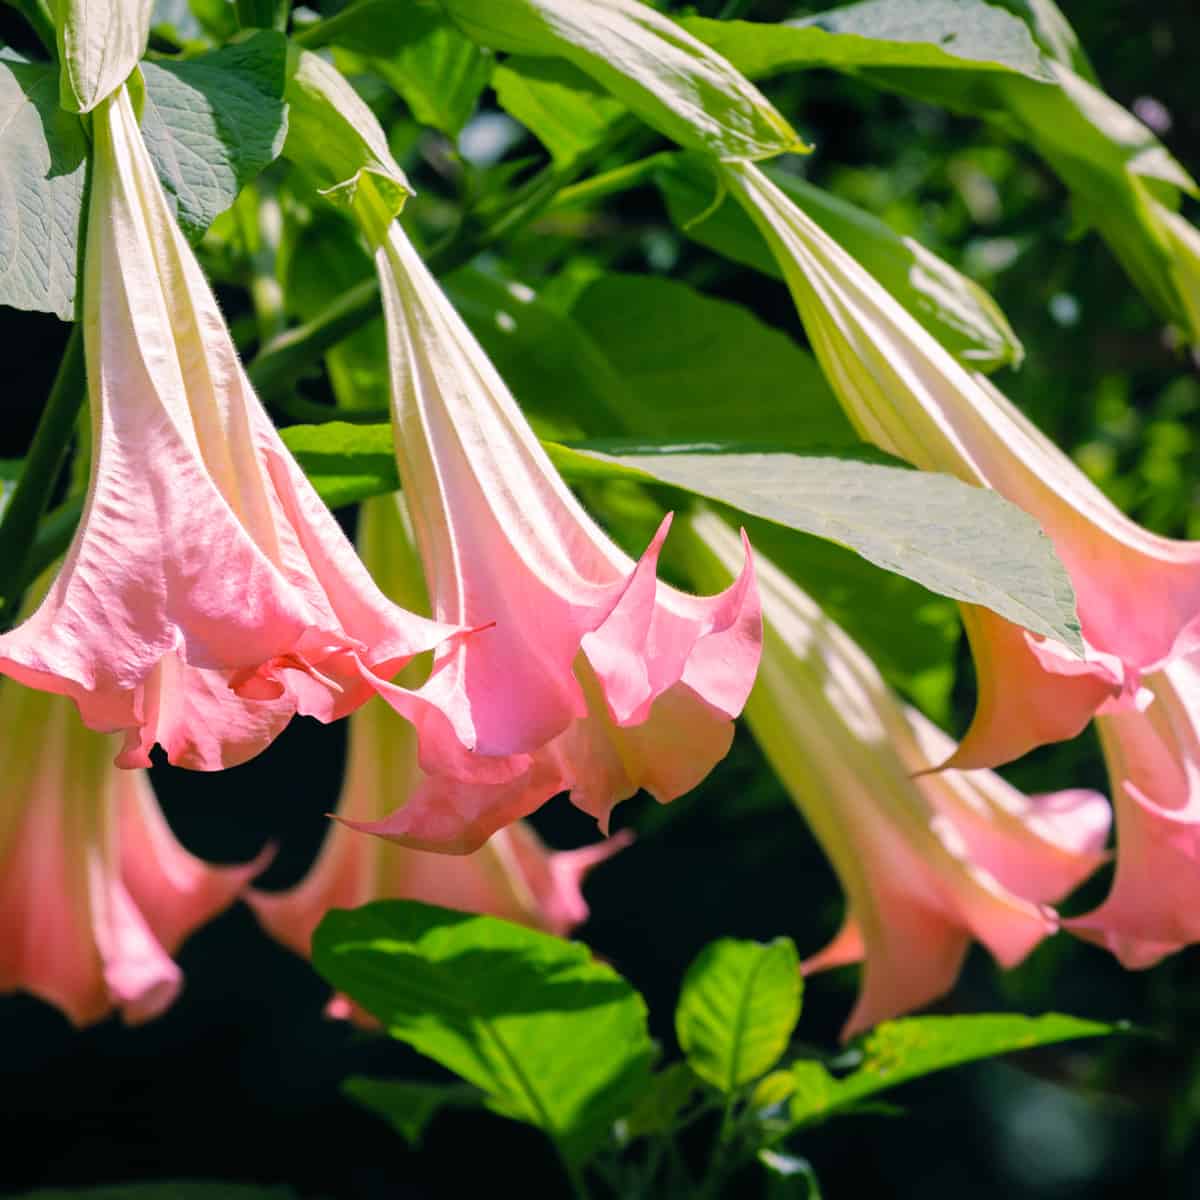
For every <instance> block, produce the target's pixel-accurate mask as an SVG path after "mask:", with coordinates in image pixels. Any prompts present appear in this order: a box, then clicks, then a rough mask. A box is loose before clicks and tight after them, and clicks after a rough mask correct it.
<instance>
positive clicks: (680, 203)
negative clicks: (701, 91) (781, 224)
mask: <svg viewBox="0 0 1200 1200" xmlns="http://www.w3.org/2000/svg"><path fill="white" fill-rule="evenodd" d="M766 174H767V176H768V177H769V178H770V180H771V182H772V183H774V184H776V185H777V186H778V187H779V188H780V189H781V190H782V191H783V192H784V194H785V195H786V196H787V197H788V198H789V199H791V200H792V201H794V202H795V203H796V204H797V205H798V206H799V207H800V208H802V209H803V210H804V211H805V212H806V213H807V214H808V215H809V216H810V217H812V219H813V220H814V221H816V223H817V224H818V225H820V226H821V228H822V229H824V230H825V232H826V233H827V234H829V236H830V237H832V238H833V239H834V240H835V241H836V242H838V243H839V244H840V245H841V246H842V247H843V248H844V249H845V250H847V251H848V252H849V253H850V254H852V255H853V256H854V257H855V258H856V259H857V260H858V261H859V262H860V263H861V264H862V265H863V266H864V267H865V268H866V269H867V270H868V271H870V272H871V274H872V275H874V277H875V278H876V279H877V280H879V282H880V283H881V284H883V286H884V287H885V288H887V290H888V291H889V292H891V294H892V295H893V296H894V297H895V298H896V299H897V300H898V301H899V302H900V303H901V304H902V305H904V307H905V308H906V309H908V311H909V312H910V313H911V314H912V315H913V316H914V317H916V319H917V320H918V321H920V322H921V324H922V325H924V326H925V328H926V329H927V330H929V332H930V333H932V334H933V336H934V337H936V338H937V339H938V341H940V342H941V343H942V345H943V346H945V347H946V349H947V350H949V351H950V352H951V353H952V354H954V355H956V356H957V357H958V358H959V359H961V360H962V361H963V362H964V363H966V364H968V365H969V366H971V367H974V368H976V369H978V370H983V371H993V370H995V369H996V368H998V367H1002V366H1014V367H1015V366H1019V365H1020V363H1021V360H1022V358H1023V357H1024V350H1023V348H1022V346H1021V343H1020V341H1019V340H1018V338H1017V335H1016V334H1015V333H1014V332H1013V330H1012V327H1011V326H1010V325H1009V323H1008V320H1007V318H1006V317H1005V316H1004V313H1003V312H1002V311H1001V309H1000V306H999V305H998V304H997V303H996V302H995V300H993V299H992V297H991V296H990V295H989V294H988V292H987V291H986V289H984V288H982V287H980V286H979V284H977V283H975V282H974V280H971V279H968V278H967V277H966V276H965V275H963V274H961V273H960V272H958V271H956V270H955V269H954V268H953V267H952V266H950V264H949V263H947V262H945V261H944V260H943V259H941V258H938V256H937V255H936V254H934V253H932V252H931V251H929V250H927V249H926V248H925V247H924V246H922V245H921V243H920V242H917V241H915V240H914V239H912V238H910V237H902V236H901V235H900V234H898V233H895V232H893V231H892V230H891V229H890V228H889V227H888V226H887V225H885V224H884V223H883V222H882V221H880V220H879V219H878V218H877V217H874V216H872V215H871V214H870V213H868V212H865V211H864V210H863V209H861V208H857V207H855V206H854V205H853V204H848V203H847V202H846V201H844V200H841V199H839V198H838V197H836V196H834V195H832V194H831V193H830V192H827V191H825V190H824V189H822V188H818V187H814V186H813V185H812V184H810V183H807V182H805V181H804V180H803V179H799V178H798V177H797V176H795V175H793V174H791V173H788V172H784V171H778V170H772V169H770V168H767V169H766ZM655 181H656V182H657V184H658V186H659V188H660V189H661V190H662V193H663V196H664V198H665V200H666V202H667V209H668V211H669V212H670V214H671V219H672V221H674V222H675V224H676V225H678V226H679V228H680V229H682V230H683V231H684V232H685V233H686V234H688V236H689V237H692V238H694V239H695V240H696V241H698V242H700V243H701V244H702V245H705V246H708V247H709V248H710V249H713V250H716V251H717V252H718V253H719V254H724V255H725V256H726V257H728V258H731V259H733V260H734V261H735V262H740V263H743V264H744V265H746V266H749V267H753V268H754V269H755V270H757V271H762V272H763V273H764V274H768V275H772V276H774V277H776V278H780V277H781V272H780V269H779V264H778V263H777V262H776V261H775V257H774V255H773V254H772V253H771V251H770V248H769V247H768V246H767V243H766V241H765V240H764V239H763V237H762V234H761V233H759V231H758V229H757V227H756V226H755V224H754V222H753V221H752V220H751V219H750V217H749V216H748V215H747V214H746V212H745V211H744V209H742V207H741V206H740V205H739V204H737V203H736V202H735V201H734V200H733V199H732V198H729V197H721V198H720V203H718V204H716V205H715V206H714V190H715V184H714V181H713V178H712V174H711V172H709V171H708V170H706V169H704V168H703V167H701V166H699V165H698V164H697V163H695V162H694V161H692V160H689V159H687V158H686V157H684V156H678V157H676V158H675V159H674V160H671V161H670V162H669V163H668V164H664V166H662V167H660V168H659V170H658V171H656V172H655Z"/></svg>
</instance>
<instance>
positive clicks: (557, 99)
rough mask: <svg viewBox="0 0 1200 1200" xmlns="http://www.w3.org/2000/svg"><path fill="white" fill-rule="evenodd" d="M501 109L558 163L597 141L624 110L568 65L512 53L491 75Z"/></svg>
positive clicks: (576, 154) (584, 75) (553, 60)
mask: <svg viewBox="0 0 1200 1200" xmlns="http://www.w3.org/2000/svg"><path fill="white" fill-rule="evenodd" d="M492 87H494V88H495V89H496V99H497V100H499V101H500V107H501V108H503V109H504V111H505V112H506V113H508V115H509V116H510V117H512V118H513V120H515V121H519V122H520V123H521V124H522V125H524V126H525V128H526V129H528V130H529V131H530V133H532V134H533V135H534V137H536V138H537V139H538V141H540V142H541V143H542V145H543V146H545V147H546V149H547V150H549V151H550V154H551V156H552V157H553V158H554V159H555V160H557V161H558V162H562V163H569V162H571V161H572V160H573V159H575V158H578V157H579V155H580V154H582V153H584V152H585V151H587V150H590V149H591V148H592V147H593V146H595V145H596V144H597V143H599V142H602V141H603V140H604V139H605V138H606V137H607V136H608V135H609V134H610V133H611V132H612V130H613V129H614V128H615V126H616V124H617V122H618V121H620V119H621V118H622V117H623V116H625V114H626V113H627V112H628V111H629V110H628V109H627V108H626V107H625V105H623V104H622V103H621V102H620V101H618V100H614V99H613V98H612V97H611V96H610V95H609V94H608V93H607V92H606V91H605V90H604V88H603V87H601V86H600V84H598V83H597V82H596V81H595V80H594V79H592V78H591V76H589V75H586V74H584V72H583V71H581V70H580V69H579V68H578V67H574V66H572V65H571V64H570V63H569V62H563V61H562V60H561V59H553V58H530V57H526V56H524V55H512V56H510V57H509V58H507V59H505V61H504V62H503V63H501V64H500V65H499V66H498V67H497V68H496V69H495V71H494V72H493V73H492Z"/></svg>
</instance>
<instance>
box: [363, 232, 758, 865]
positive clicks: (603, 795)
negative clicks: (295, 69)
mask: <svg viewBox="0 0 1200 1200" xmlns="http://www.w3.org/2000/svg"><path fill="white" fill-rule="evenodd" d="M376 264H377V267H378V271H379V276H380V281H381V284H382V290H383V301H384V313H385V317H386V321H387V329H388V342H389V358H390V361H391V371H392V402H393V414H394V424H395V433H396V452H397V458H398V461H399V466H400V475H401V478H402V480H403V482H404V489H405V494H406V495H407V497H408V501H409V504H410V506H411V514H412V522H413V525H414V527H415V530H416V536H417V542H418V545H419V547H420V550H421V555H422V558H423V560H424V563H425V571H426V576H427V578H428V581H429V590H430V596H431V600H432V608H433V615H434V617H435V618H436V619H437V620H438V621H442V622H446V623H447V624H449V625H451V626H456V627H457V626H463V627H468V628H471V627H475V626H479V625H482V624H484V623H486V622H489V621H490V622H494V623H495V627H494V629H491V630H488V631H487V632H486V633H484V634H480V635H479V636H477V637H474V638H471V639H469V640H468V641H463V642H462V643H461V644H460V645H458V646H451V645H450V644H449V643H447V644H446V645H445V646H443V647H442V648H441V649H440V650H439V651H438V652H437V655H436V656H435V663H436V665H437V666H438V667H439V668H440V669H441V674H440V679H439V681H438V689H439V690H437V692H436V694H437V695H438V696H439V697H443V699H441V700H439V704H440V706H441V707H442V708H443V709H444V710H445V711H447V712H453V713H454V714H455V716H454V718H453V721H454V726H455V730H456V732H457V733H458V736H459V738H460V741H461V742H462V745H463V746H465V747H466V748H467V750H468V751H469V754H464V755H462V756H460V762H459V764H458V766H457V767H456V768H446V767H438V768H437V769H438V770H439V772H440V773H443V774H447V773H448V774H452V775H455V776H457V777H458V778H460V779H466V780H473V779H480V778H485V777H486V778H488V779H490V780H493V781H499V780H501V779H504V778H509V779H511V778H513V776H514V775H519V774H520V773H521V772H525V771H529V770H535V769H538V765H539V764H542V765H543V769H546V770H549V767H548V766H546V764H549V763H556V764H557V765H558V768H559V769H560V771H561V774H562V782H563V783H564V784H565V785H566V786H567V787H569V788H570V789H571V792H572V797H573V799H574V800H575V802H576V803H577V804H578V805H579V806H580V807H582V808H584V809H585V810H586V811H588V812H590V813H592V814H593V815H595V816H596V817H598V818H599V819H600V821H601V823H602V825H604V824H606V822H607V817H608V813H609V811H610V810H611V808H612V806H613V805H614V804H615V803H616V802H617V801H618V800H620V799H622V798H624V797H625V796H628V795H631V794H632V793H633V792H634V791H635V790H636V789H637V788H638V787H639V786H641V787H646V788H647V789H648V790H650V791H651V792H652V793H653V794H654V795H655V796H656V798H657V799H659V800H660V801H667V800H670V799H672V798H673V797H674V796H676V795H678V794H679V793H680V792H681V791H683V790H685V789H686V788H688V787H691V786H693V785H694V784H695V783H696V782H698V781H699V780H700V779H702V778H703V777H704V775H705V774H707V772H708V771H709V770H710V769H711V768H712V766H713V765H714V764H715V763H716V762H717V761H719V760H720V758H721V757H722V756H723V755H724V753H725V752H726V750H727V749H728V746H729V741H730V738H731V736H732V730H731V728H730V722H731V720H732V718H734V717H735V716H737V714H738V713H739V712H740V711H741V708H742V705H743V704H744V702H745V698H746V695H747V694H748V693H749V690H750V687H751V685H752V684H753V681H754V674H755V670H756V668H757V665H758V658H759V653H760V641H761V625H760V619H759V612H758V599H757V593H756V590H755V584H754V574H753V566H752V563H751V560H750V555H749V549H748V547H747V548H746V550H745V552H744V555H745V557H744V563H743V567H742V570H741V572H740V573H739V576H738V578H737V579H736V580H735V582H734V583H733V584H732V585H731V586H730V587H729V588H728V589H727V590H725V591H724V592H722V593H721V594H720V595H716V596H710V597H698V596H690V595H685V594H684V593H682V592H679V591H676V590H675V589H673V588H670V587H668V586H666V585H665V584H663V583H660V582H659V581H658V579H657V578H656V565H657V558H658V554H659V550H660V548H661V546H662V543H663V540H664V539H665V537H666V533H667V528H668V525H669V520H670V519H669V518H668V519H667V521H664V522H663V525H662V527H661V528H660V530H659V532H658V534H657V536H656V537H655V538H654V540H653V542H652V543H651V545H650V547H649V548H648V549H647V550H646V552H645V554H644V555H643V556H642V558H641V560H640V561H638V562H635V561H633V560H632V559H630V558H628V557H627V556H626V555H625V554H623V553H622V552H621V551H620V550H619V549H618V548H617V547H616V546H615V545H614V544H613V542H612V541H611V540H610V539H609V538H608V537H607V536H606V535H605V534H604V532H603V531H602V530H601V529H600V528H599V527H598V526H597V525H596V523H595V522H594V521H593V520H592V519H591V518H590V517H589V516H588V514H587V513H586V512H585V511H584V509H583V507H582V506H581V505H580V504H579V503H578V501H577V500H576V499H575V497H574V496H573V495H572V494H571V492H570V490H569V489H568V488H567V486H566V485H565V484H564V483H563V481H562V479H561V478H560V477H559V475H558V473H557V472H556V471H555V470H554V467H553V466H552V465H551V463H550V460H549V459H548V457H547V456H546V454H545V452H544V450H543V449H542V447H541V445H540V443H539V442H538V440H537V438H536V437H535V436H534V434H533V431H532V430H531V429H530V428H529V425H528V423H527V422H526V420H525V418H524V417H523V416H522V414H521V411H520V409H519V408H518V407H517V405H516V403H515V401H514V400H513V398H512V396H511V395H510V394H509V391H508V389H507V387H506V386H505V385H504V382H503V380H502V379H501V378H500V376H499V375H498V374H497V372H496V370H495V368H494V367H493V366H492V364H491V363H490V362H489V361H488V359H487V357H486V355H485V354H484V353H483V351H482V349H481V348H480V347H479V345H478V343H477V342H476V341H475V339H474V338H473V337H472V335H471V334H470V332H469V331H468V330H467V328H466V326H465V325H464V324H463V322H462V320H461V319H460V318H459V316H458V314H457V313H456V312H455V311H454V309H453V307H452V306H451V305H450V303H449V301H448V300H447V299H446V297H445V296H444V295H443V294H442V292H441V290H440V288H439V287H438V285H437V283H436V282H435V281H434V279H433V277H432V276H431V275H430V274H429V272H428V271H427V270H426V268H425V266H424V264H423V263H422V262H421V260H420V258H419V256H418V255H417V253H416V252H415V250H414V249H413V248H412V246H411V245H410V244H409V242H408V240H407V238H406V237H405V235H404V233H403V231H402V230H401V228H400V226H399V225H398V224H395V223H393V224H392V225H391V226H390V227H388V228H387V229H386V230H385V231H383V232H382V233H381V234H380V237H379V241H378V248H377V252H376ZM432 682H433V681H431V683H432ZM425 690H426V689H422V691H423V693H424V692H425ZM429 694H430V695H432V694H433V692H432V691H431V692H430V693H429ZM421 751H422V763H423V764H425V765H427V766H429V765H431V764H430V763H429V761H428V756H427V748H426V746H425V744H422V747H421ZM448 756H449V754H448V752H447V754H446V755H444V756H443V758H442V762H443V763H444V762H445V761H446V760H447V758H448ZM434 808H435V803H434V801H433V799H432V798H428V799H427V798H426V797H424V796H418V797H414V799H413V800H411V801H410V802H409V804H408V806H407V807H406V809H405V810H404V813H403V817H402V820H399V821H397V822H395V823H393V824H392V825H391V826H389V827H387V828H383V827H376V828H375V831H376V832H387V833H389V834H390V835H391V836H396V837H399V838H402V839H405V840H407V841H409V842H410V843H412V844H422V843H424V844H430V843H433V842H435V841H436V840H437V838H438V837H439V836H444V832H445V831H444V830H440V824H441V822H439V821H438V820H437V819H436V814H435V812H434ZM435 824H437V825H439V829H438V830H435V829H434V828H433V826H434V825H435ZM486 825H487V822H482V823H481V824H480V826H479V829H478V831H477V832H478V833H479V834H482V836H486V835H487V834H488V833H490V832H491V830H490V829H487V828H486ZM498 827H499V825H498V822H495V821H493V822H492V828H493V829H494V828H498ZM477 844H478V843H477Z"/></svg>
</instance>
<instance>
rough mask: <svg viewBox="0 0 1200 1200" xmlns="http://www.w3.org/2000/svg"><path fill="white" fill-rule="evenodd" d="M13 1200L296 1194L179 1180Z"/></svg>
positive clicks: (208, 1199)
mask: <svg viewBox="0 0 1200 1200" xmlns="http://www.w3.org/2000/svg"><path fill="white" fill-rule="evenodd" d="M15 1200H296V1193H295V1192H294V1191H292V1189H291V1188H289V1187H257V1186H255V1185H253V1184H244V1183H212V1182H210V1181H192V1180H187V1179H179V1180H171V1181H170V1182H159V1183H114V1184H107V1185H105V1186H103V1187H89V1188H47V1189H45V1190H42V1191H37V1192H24V1193H23V1194H22V1195H21V1196H18V1197H16V1198H15Z"/></svg>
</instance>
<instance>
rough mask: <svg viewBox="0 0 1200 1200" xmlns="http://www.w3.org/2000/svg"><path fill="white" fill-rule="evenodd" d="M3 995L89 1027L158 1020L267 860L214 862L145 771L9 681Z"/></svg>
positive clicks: (1, 698)
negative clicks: (202, 939)
mask: <svg viewBox="0 0 1200 1200" xmlns="http://www.w3.org/2000/svg"><path fill="white" fill-rule="evenodd" d="M0 724H2V725H3V728H4V738H3V741H2V742H0V778H2V779H3V780H4V783H3V787H2V790H0V992H9V991H15V990H21V991H27V992H32V993H33V994H34V995H36V996H39V997H41V998H42V999H43V1000H46V1001H48V1002H49V1003H50V1004H53V1005H55V1006H56V1007H57V1008H59V1009H61V1010H62V1011H63V1012H64V1013H65V1014H66V1016H67V1017H68V1018H69V1019H70V1020H71V1021H72V1022H73V1023H74V1024H76V1025H88V1024H91V1023H92V1022H95V1021H99V1020H101V1019H102V1018H104V1017H106V1016H107V1015H108V1014H109V1013H111V1012H112V1011H113V1010H114V1009H115V1010H117V1011H119V1012H120V1014H121V1016H122V1018H123V1019H124V1020H125V1021H126V1022H127V1023H128V1024H131V1025H133V1024H138V1023H140V1022H142V1021H147V1020H150V1019H151V1018H153V1017H156V1016H158V1015H160V1014H161V1013H162V1012H163V1011H164V1010H165V1009H166V1008H167V1007H168V1006H169V1005H170V1004H171V1002H172V1001H173V1000H174V999H175V997H176V995H177V994H178V992H179V989H180V988H181V987H182V985H183V977H182V974H181V973H180V970H179V968H178V966H177V965H176V964H175V963H174V962H173V961H172V958H171V956H172V955H173V954H174V953H175V952H176V950H177V949H178V948H179V946H180V945H181V944H182V942H183V941H184V939H185V938H187V936H188V935H189V934H190V933H191V932H192V931H193V930H195V929H196V928H197V927H198V926H200V925H202V924H204V923H205V922H206V921H208V920H210V919H211V918H213V917H214V916H216V915H217V914H218V913H220V912H221V911H223V910H224V909H225V908H227V907H228V906H229V904H231V903H232V902H233V900H234V899H235V898H236V897H237V896H238V894H239V893H240V892H241V891H242V889H243V888H244V887H245V885H246V884H247V883H248V882H249V880H250V879H251V878H252V877H253V876H254V874H255V873H256V872H258V871H259V870H261V868H262V866H263V865H264V864H263V860H262V858H261V857H260V859H258V860H256V861H255V862H252V863H248V864H246V865H244V866H236V867H213V866H209V865H208V864H207V863H204V862H201V861H200V860H199V859H197V858H195V857H193V856H192V855H191V854H189V853H188V852H187V851H186V850H184V848H183V847H182V846H181V845H180V844H179V843H178V842H177V841H176V840H175V837H174V835H173V834H172V833H171V830H170V828H169V826H168V825H167V823H166V820H165V819H164V817H163V815H162V813H161V811H160V810H159V808H158V803H157V801H156V800H155V798H154V793H153V792H152V791H151V789H150V781H149V779H148V778H147V776H146V773H145V772H144V771H122V770H118V769H117V768H116V767H115V766H114V765H113V762H112V758H113V753H114V751H115V750H116V748H117V747H116V739H114V738H111V737H106V736H104V735H102V734H98V733H93V732H92V731H91V730H89V729H86V728H85V727H84V726H83V725H81V724H80V723H79V718H78V716H77V715H76V713H75V711H74V709H73V708H72V706H71V704H70V703H69V702H68V701H67V700H65V699H63V698H62V697H60V696H54V695H50V694H47V693H44V692H37V691H33V690H31V689H29V688H24V687H20V686H19V685H17V684H15V683H12V682H10V681H5V682H4V683H2V684H0Z"/></svg>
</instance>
